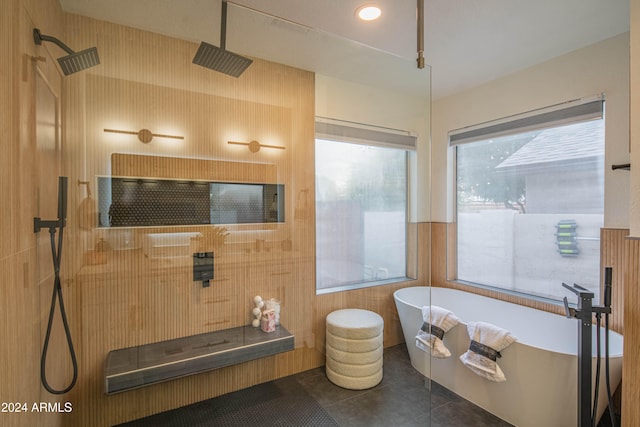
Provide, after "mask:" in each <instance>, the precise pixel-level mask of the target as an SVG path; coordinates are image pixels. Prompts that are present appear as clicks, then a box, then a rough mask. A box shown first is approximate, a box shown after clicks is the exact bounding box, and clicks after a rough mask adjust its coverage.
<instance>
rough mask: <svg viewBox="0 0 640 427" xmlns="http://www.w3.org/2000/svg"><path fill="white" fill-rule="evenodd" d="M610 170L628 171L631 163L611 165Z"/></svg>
mask: <svg viewBox="0 0 640 427" xmlns="http://www.w3.org/2000/svg"><path fill="white" fill-rule="evenodd" d="M611 169H612V170H614V171H615V170H619V169H620V170H625V171H630V170H631V163H622V164H619V165H611Z"/></svg>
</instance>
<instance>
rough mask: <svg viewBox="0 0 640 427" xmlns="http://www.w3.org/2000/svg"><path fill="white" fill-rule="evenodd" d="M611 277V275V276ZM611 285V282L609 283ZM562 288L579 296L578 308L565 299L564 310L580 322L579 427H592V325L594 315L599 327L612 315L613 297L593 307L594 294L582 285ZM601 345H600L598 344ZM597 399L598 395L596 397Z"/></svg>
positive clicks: (569, 316)
mask: <svg viewBox="0 0 640 427" xmlns="http://www.w3.org/2000/svg"><path fill="white" fill-rule="evenodd" d="M609 275H610V274H609ZM609 283H610V282H609ZM562 286H564V287H565V288H567V289H568V290H570V291H571V292H573V293H574V294H576V295H577V296H578V304H577V308H571V307H569V302H568V301H567V297H564V298H563V301H564V310H565V314H566V315H567V317H568V318H576V319H578V320H579V321H580V326H579V327H578V426H579V427H591V426H592V414H591V381H592V373H591V369H592V350H591V348H592V335H593V334H592V327H591V326H592V323H593V314H594V313H595V314H596V318H597V320H598V325H597V327H598V328H599V327H600V316H601V315H602V314H610V313H611V297H608V298H607V297H606V296H605V305H604V306H594V305H593V297H594V295H593V292H591V291H589V290H588V289H585V288H583V287H582V286H580V285H576V284H575V283H574V284H573V286H569V285H567V284H566V283H563V284H562ZM598 345H599V343H598ZM596 398H597V395H596Z"/></svg>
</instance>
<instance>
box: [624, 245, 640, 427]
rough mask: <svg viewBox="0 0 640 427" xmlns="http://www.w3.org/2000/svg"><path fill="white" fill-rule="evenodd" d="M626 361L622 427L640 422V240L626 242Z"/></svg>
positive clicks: (632, 426) (630, 426) (629, 426)
mask: <svg viewBox="0 0 640 427" xmlns="http://www.w3.org/2000/svg"><path fill="white" fill-rule="evenodd" d="M625 264H626V265H625V270H626V273H625V286H624V299H625V302H626V304H625V306H624V326H625V328H624V359H623V363H622V425H623V426H628V427H634V426H637V425H638V420H639V419H640V405H638V402H640V366H639V363H638V354H640V310H639V309H638V304H639V301H640V240H627V241H626V242H625Z"/></svg>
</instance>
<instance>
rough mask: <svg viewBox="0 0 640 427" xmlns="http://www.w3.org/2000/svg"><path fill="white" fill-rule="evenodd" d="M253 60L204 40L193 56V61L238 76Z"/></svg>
mask: <svg viewBox="0 0 640 427" xmlns="http://www.w3.org/2000/svg"><path fill="white" fill-rule="evenodd" d="M252 62H253V60H251V59H249V58H245V57H244V56H240V55H238V54H235V53H233V52H229V51H228V50H225V49H222V48H219V47H217V46H214V45H211V44H209V43H206V42H202V43H200V47H199V48H198V51H197V52H196V56H194V58H193V63H194V64H196V65H200V66H202V67H205V68H209V69H211V70H214V71H219V72H221V73H224V74H227V75H229V76H233V77H240V75H241V74H242V73H243V72H244V70H246V69H247V67H249V65H251V63H252Z"/></svg>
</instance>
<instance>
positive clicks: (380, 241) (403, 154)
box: [315, 122, 415, 293]
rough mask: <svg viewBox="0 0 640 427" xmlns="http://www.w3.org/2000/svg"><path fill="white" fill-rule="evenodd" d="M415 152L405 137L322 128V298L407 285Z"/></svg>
mask: <svg viewBox="0 0 640 427" xmlns="http://www.w3.org/2000/svg"><path fill="white" fill-rule="evenodd" d="M397 138H400V139H399V140H397ZM414 147H415V137H411V136H407V135H406V133H404V135H403V134H398V133H389V132H388V130H385V131H384V132H382V131H379V130H371V129H370V127H367V128H364V127H353V125H352V124H350V125H349V126H345V125H336V124H335V123H327V122H320V123H316V150H315V153H316V160H315V162H316V290H317V292H318V293H326V292H333V291H338V290H345V289H353V288H358V287H364V286H372V285H375V284H381V283H388V282H389V281H393V280H406V277H407V258H408V257H407V241H408V239H407V232H408V227H407V167H408V166H407V164H408V161H407V157H408V155H407V151H408V149H409V150H410V149H413V148H414Z"/></svg>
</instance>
